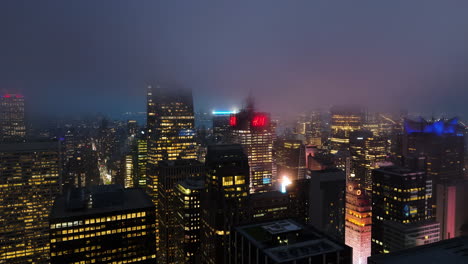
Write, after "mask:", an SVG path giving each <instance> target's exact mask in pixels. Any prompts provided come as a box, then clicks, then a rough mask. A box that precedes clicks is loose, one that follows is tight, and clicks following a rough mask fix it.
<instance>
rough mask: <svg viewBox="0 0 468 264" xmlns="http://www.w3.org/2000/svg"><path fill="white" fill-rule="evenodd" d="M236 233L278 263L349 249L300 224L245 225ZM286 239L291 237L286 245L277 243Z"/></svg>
mask: <svg viewBox="0 0 468 264" xmlns="http://www.w3.org/2000/svg"><path fill="white" fill-rule="evenodd" d="M235 229H236V231H237V232H239V233H240V234H242V235H243V236H244V237H245V238H247V239H248V240H249V241H250V242H251V243H252V244H253V245H255V246H256V247H257V248H258V249H260V250H262V251H263V252H264V253H265V254H266V255H268V256H269V257H270V258H271V259H272V260H274V261H275V262H277V263H283V262H288V261H293V260H298V259H302V258H306V257H311V256H315V255H321V254H326V253H329V252H336V251H341V250H344V249H346V248H347V246H346V245H344V244H340V243H339V242H337V241H335V240H333V239H332V238H330V237H328V236H326V235H325V234H323V233H321V232H319V231H318V230H316V229H315V228H313V227H311V226H305V225H302V224H299V223H298V222H296V221H294V220H292V219H284V220H277V221H271V222H266V223H258V224H251V225H244V226H239V227H236V228H235ZM282 235H286V237H288V239H287V240H288V241H287V242H286V244H285V243H280V242H278V241H277V237H279V236H282ZM288 235H291V236H288Z"/></svg>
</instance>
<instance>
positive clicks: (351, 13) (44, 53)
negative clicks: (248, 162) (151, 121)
mask: <svg viewBox="0 0 468 264" xmlns="http://www.w3.org/2000/svg"><path fill="white" fill-rule="evenodd" d="M467 8H468V2H466V1H456V0H450V1H448V0H446V1H437V0H424V1H404V0H401V1H359V2H355V1H336V2H332V1H294V2H293V3H291V2H290V1H143V0H139V1H116V0H112V1H48V0H43V1H2V2H1V3H0V32H1V36H2V41H0V58H1V60H0V90H1V91H2V92H3V91H4V90H5V91H6V90H8V91H12V90H13V91H18V92H20V93H22V94H25V96H27V97H28V98H31V100H29V102H30V106H29V109H30V111H32V112H34V113H46V114H57V113H83V112H102V113H104V114H109V115H117V114H119V113H122V112H125V111H145V110H146V108H145V92H146V90H145V87H146V85H147V84H148V83H152V82H156V81H160V80H164V81H166V80H175V81H177V82H179V83H181V84H182V85H184V86H185V87H187V88H190V89H193V94H194V97H195V106H196V108H197V109H202V110H207V111H211V110H212V109H215V108H216V109H230V108H232V107H241V106H242V101H243V99H244V98H245V97H246V96H247V95H248V94H249V92H250V93H251V94H252V95H253V96H254V97H255V98H256V99H257V104H258V107H259V108H261V109H262V110H265V111H270V112H272V113H281V114H288V113H296V112H301V111H307V110H310V109H314V108H318V107H321V108H326V109H328V108H329V107H330V106H331V105H334V104H343V103H346V104H348V103H353V104H362V105H366V106H369V107H373V108H380V107H381V108H385V109H388V108H405V109H408V110H409V111H414V112H421V113H424V114H431V113H432V112H436V113H447V115H460V116H467V115H468V112H467V110H466V107H464V106H465V104H466V102H465V98H466V96H468V89H467V88H466V86H467V84H468V80H467V76H468V65H467V54H468V48H467V47H468V45H467V44H468V39H467V36H468V34H467V33H468V16H467V15H466V10H467ZM83 102H86V104H83Z"/></svg>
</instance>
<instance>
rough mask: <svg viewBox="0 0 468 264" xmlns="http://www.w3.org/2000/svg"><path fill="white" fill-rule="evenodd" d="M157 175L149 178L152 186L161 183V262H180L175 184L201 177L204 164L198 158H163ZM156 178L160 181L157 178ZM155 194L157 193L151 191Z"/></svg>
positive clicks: (159, 258)
mask: <svg viewBox="0 0 468 264" xmlns="http://www.w3.org/2000/svg"><path fill="white" fill-rule="evenodd" d="M155 170H156V171H155V175H156V177H155V178H150V179H149V180H150V185H153V186H154V185H157V186H158V188H157V189H158V194H157V197H158V198H157V202H158V204H157V212H156V218H157V219H158V227H157V228H158V235H159V241H158V242H159V245H158V248H159V250H158V262H159V263H177V259H176V242H177V241H176V238H175V231H176V230H177V227H178V224H177V215H176V214H177V211H176V208H175V207H174V201H175V200H176V199H177V197H176V196H177V191H176V185H177V184H178V183H179V182H180V181H182V180H185V179H191V178H202V177H203V176H204V174H205V167H204V165H203V164H202V163H200V162H199V161H197V160H163V161H160V162H159V163H158V166H156V167H155ZM156 179H157V181H156ZM150 194H151V196H152V197H153V199H154V197H155V194H154V193H150Z"/></svg>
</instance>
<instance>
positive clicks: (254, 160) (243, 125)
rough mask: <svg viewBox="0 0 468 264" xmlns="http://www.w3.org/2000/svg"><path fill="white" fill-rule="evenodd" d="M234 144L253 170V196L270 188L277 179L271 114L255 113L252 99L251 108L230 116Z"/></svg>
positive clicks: (251, 184)
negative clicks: (240, 148)
mask: <svg viewBox="0 0 468 264" xmlns="http://www.w3.org/2000/svg"><path fill="white" fill-rule="evenodd" d="M229 123H230V125H231V141H232V143H235V144H241V145H242V147H243V148H244V151H245V153H246V154H247V157H248V158H249V167H250V193H254V192H262V191H264V190H265V189H267V188H268V187H270V186H271V185H272V183H273V181H274V180H275V179H273V174H274V171H273V169H274V168H273V156H272V155H273V153H272V149H273V139H274V135H275V133H274V131H273V127H272V123H271V122H270V116H269V114H267V113H261V112H255V109H254V104H253V101H252V99H249V100H248V102H247V107H246V108H245V109H243V110H241V111H240V112H239V113H238V114H235V115H232V116H231V117H230V120H229Z"/></svg>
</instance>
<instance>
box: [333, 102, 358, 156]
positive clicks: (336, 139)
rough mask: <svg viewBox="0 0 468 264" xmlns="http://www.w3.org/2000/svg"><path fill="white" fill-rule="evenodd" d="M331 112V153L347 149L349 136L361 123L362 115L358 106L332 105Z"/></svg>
mask: <svg viewBox="0 0 468 264" xmlns="http://www.w3.org/2000/svg"><path fill="white" fill-rule="evenodd" d="M330 112H331V138H330V141H331V149H330V150H331V153H332V154H335V153H337V152H338V151H340V150H342V151H346V150H349V136H350V133H351V132H353V131H355V130H360V129H361V128H362V125H363V121H364V115H363V113H362V110H361V109H360V108H359V107H353V106H334V107H332V108H331V109H330Z"/></svg>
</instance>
